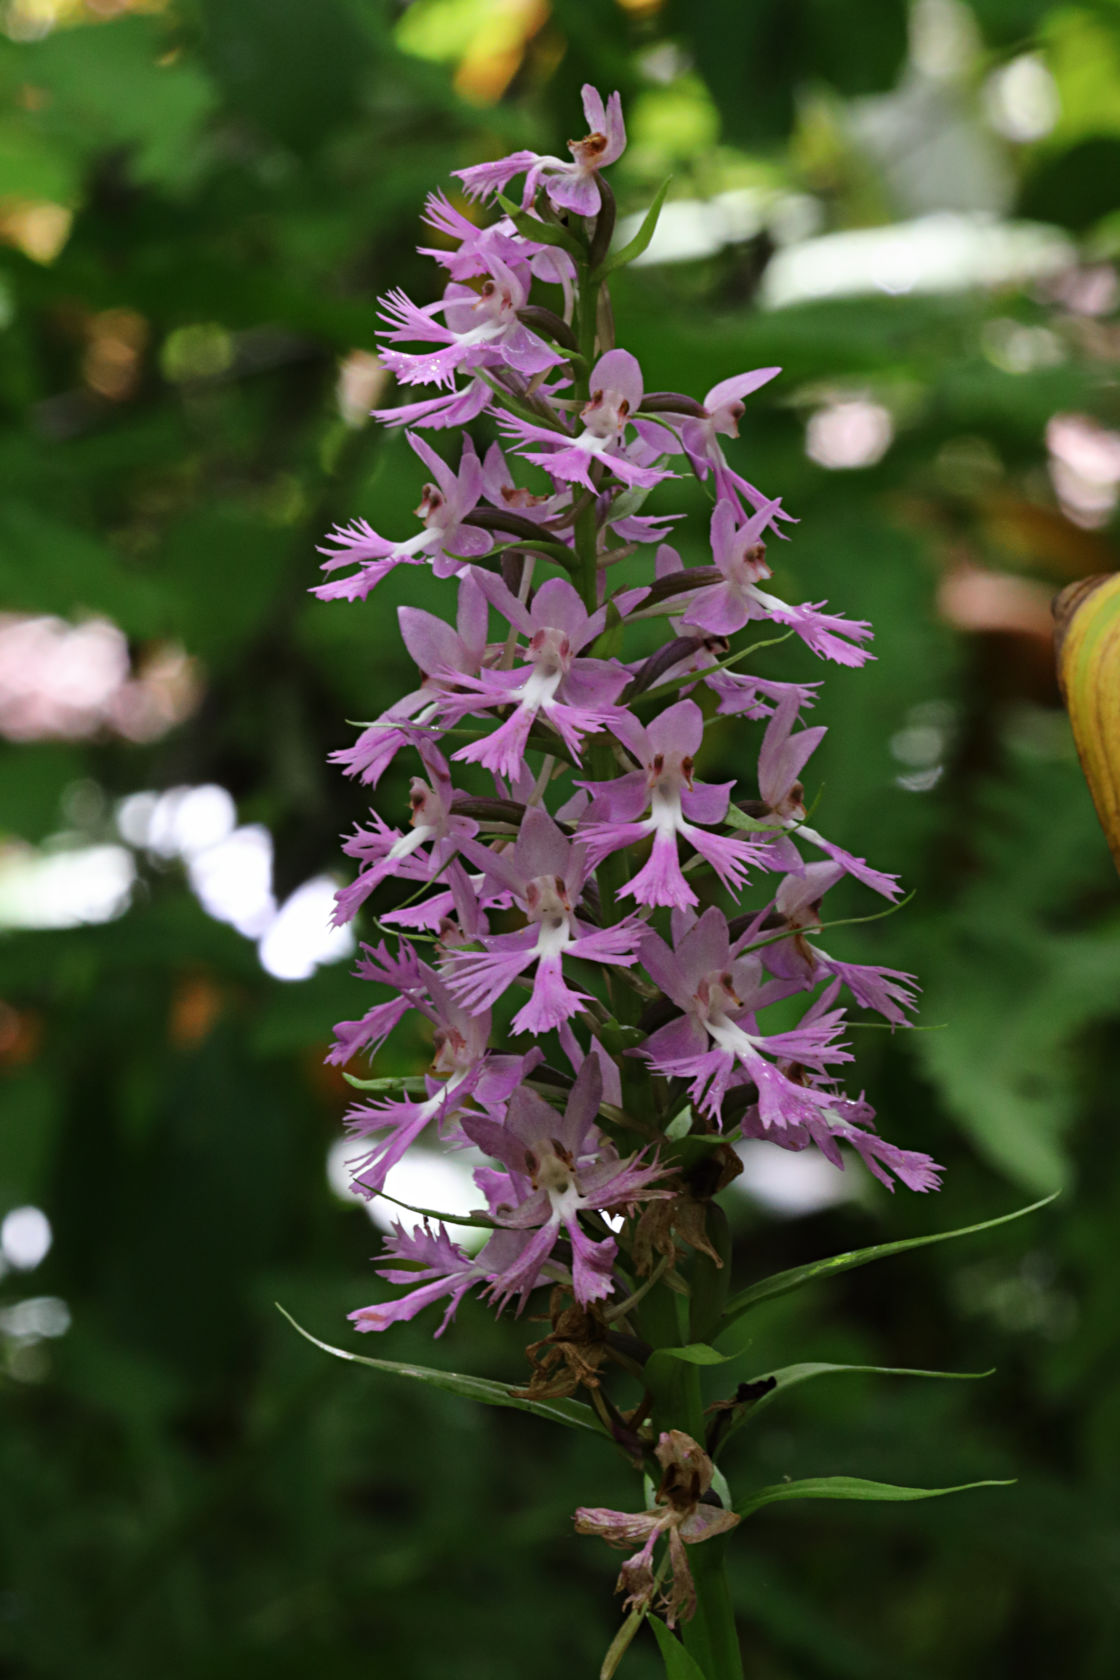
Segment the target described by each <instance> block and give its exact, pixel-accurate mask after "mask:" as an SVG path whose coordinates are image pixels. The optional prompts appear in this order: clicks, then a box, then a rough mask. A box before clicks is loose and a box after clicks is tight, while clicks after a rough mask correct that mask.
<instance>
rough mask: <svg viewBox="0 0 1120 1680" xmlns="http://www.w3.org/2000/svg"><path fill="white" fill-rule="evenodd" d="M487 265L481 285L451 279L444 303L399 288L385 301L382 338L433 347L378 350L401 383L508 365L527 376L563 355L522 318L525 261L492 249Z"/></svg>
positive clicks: (439, 380) (440, 381) (438, 381)
mask: <svg viewBox="0 0 1120 1680" xmlns="http://www.w3.org/2000/svg"><path fill="white" fill-rule="evenodd" d="M486 270H487V278H486V280H485V281H484V283H483V285H482V286H481V287H480V289H479V290H478V291H475V289H474V288H473V287H472V286H466V285H463V284H461V283H460V282H459V281H457V280H452V281H450V282H449V283H448V285H447V287H446V289H445V290H444V294H443V300H442V302H440V303H429V304H425V306H424V307H423V308H422V309H420V308H418V307H417V306H416V304H414V303H413V302H412V300H411V298H409V297H408V296H407V294H406V293H405V292H402V291H395V292H390V293H388V295H387V296H386V297H385V298H383V299H382V305H383V307H382V310H381V319H382V321H384V323H385V328H384V330H383V332H382V335H381V336H382V337H383V338H385V339H387V340H388V341H389V342H390V343H394V344H399V343H401V342H402V341H403V342H406V343H407V342H412V343H416V342H421V343H427V344H435V345H436V346H438V348H437V349H435V350H426V351H411V350H384V349H383V350H382V352H381V360H382V362H383V363H384V365H385V366H386V367H387V368H388V369H389V371H390V373H394V374H396V376H397V378H398V379H399V380H400V381H401V384H402V385H451V384H453V383H454V380H455V375H456V374H457V373H473V372H475V371H477V370H478V369H480V368H510V369H512V370H513V371H514V372H515V373H518V374H523V375H525V376H527V377H531V376H532V375H533V374H536V373H544V371H545V370H546V369H547V368H553V367H556V366H558V364H560V363H561V362H562V361H563V359H564V358H563V357H562V356H561V355H560V353H559V352H558V351H556V350H553V349H550V347H549V346H548V345H547V344H546V343H545V341H544V339H543V338H540V337H538V335H537V334H536V333H534V332H531V331H530V330H529V328H528V327H526V326H524V325H523V324H522V322H521V320H520V318H519V311H520V310H522V309H524V308H525V306H526V304H527V303H528V301H529V288H530V286H531V284H532V275H531V273H530V270H529V268H528V266H527V265H525V264H520V263H519V264H518V265H517V266H516V267H514V268H509V267H507V265H506V264H505V263H504V262H502V260H501V258H500V257H499V256H498V255H497V254H496V253H491V254H490V255H489V256H488V258H487V264H486ZM437 315H442V316H443V320H442V322H441V321H437V320H436V316H437Z"/></svg>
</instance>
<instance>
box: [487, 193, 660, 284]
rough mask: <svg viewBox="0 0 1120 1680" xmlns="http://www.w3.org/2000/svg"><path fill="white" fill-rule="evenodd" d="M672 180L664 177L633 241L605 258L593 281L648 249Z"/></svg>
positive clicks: (621, 266)
mask: <svg viewBox="0 0 1120 1680" xmlns="http://www.w3.org/2000/svg"><path fill="white" fill-rule="evenodd" d="M672 179H673V177H672V176H671V175H666V177H665V179H664V180H663V181H662V183H661V185H660V186H659V187H658V189H657V191H656V193H655V194H654V197H653V203H652V204H651V205H650V207H649V209H648V210H647V211H646V213H645V215H644V216H643V217H642V225H641V227H640V228H639V229H638V231H637V233H636V234H635V235H634V237H633V239H631V240H630V241H629V242H628V243H627V244H626V245H624V246H623V247H622V249H621V251H615V252H614V254H613V256H609V257H608V258H607V260H606V262H604V263H603V264H602V266H601V267H600V268H599V269H598V270H597V271H596V273H595V275H594V276H593V278H594V279H596V280H605V279H606V277H607V275H608V274H613V273H614V271H615V269H616V268H623V267H624V266H625V265H626V264H627V263H632V262H633V261H634V258H635V257H640V256H641V255H642V252H643V251H645V250H646V249H647V248H648V246H649V242H650V240H651V239H652V238H653V235H654V232H655V231H656V228H657V223H658V219H659V217H660V215H661V206H662V205H663V204H664V202H665V194H666V193H667V192H668V191H669V187H670V185H671V183H672ZM518 231H520V229H519V230H518Z"/></svg>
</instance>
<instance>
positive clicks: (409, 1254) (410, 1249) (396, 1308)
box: [346, 1224, 530, 1336]
mask: <svg viewBox="0 0 1120 1680" xmlns="http://www.w3.org/2000/svg"><path fill="white" fill-rule="evenodd" d="M529 1240H530V1238H529V1237H527V1236H524V1235H522V1233H521V1232H520V1231H495V1232H494V1234H493V1236H492V1237H491V1238H490V1239H489V1241H488V1242H487V1244H486V1247H485V1248H484V1249H483V1250H482V1253H481V1254H480V1255H474V1256H472V1255H470V1254H466V1253H464V1251H463V1250H462V1249H461V1248H460V1247H459V1246H458V1244H457V1243H453V1242H452V1240H451V1238H450V1237H449V1236H448V1234H447V1231H446V1229H445V1228H444V1226H442V1225H439V1226H437V1227H436V1229H435V1230H434V1231H433V1230H432V1229H431V1227H430V1226H429V1225H427V1224H425V1225H418V1226H416V1227H415V1228H414V1229H413V1230H412V1231H411V1232H409V1231H406V1230H405V1229H404V1226H403V1225H394V1227H393V1234H392V1236H390V1237H389V1238H387V1240H386V1244H385V1248H386V1253H384V1254H383V1255H380V1256H379V1257H378V1259H377V1260H375V1261H374V1265H375V1266H376V1267H377V1268H378V1270H379V1271H380V1273H381V1275H382V1277H383V1278H384V1279H385V1281H386V1283H399V1284H406V1285H411V1287H410V1288H409V1290H408V1293H407V1294H406V1295H402V1296H399V1297H398V1299H397V1300H395V1301H386V1302H383V1303H382V1304H381V1305H379V1306H373V1307H359V1308H358V1310H357V1312H352V1313H347V1315H346V1316H347V1317H348V1318H349V1320H350V1322H351V1323H352V1324H353V1326H354V1328H355V1330H360V1331H371V1330H388V1328H389V1326H390V1325H392V1324H406V1323H408V1321H409V1320H410V1319H413V1318H415V1317H416V1315H417V1313H420V1312H423V1311H424V1308H425V1307H429V1306H431V1305H432V1304H433V1303H434V1302H436V1301H441V1300H444V1299H446V1301H447V1308H446V1311H445V1312H444V1315H443V1319H442V1321H441V1323H440V1326H439V1328H438V1330H436V1332H435V1334H436V1335H437V1336H442V1335H443V1333H444V1331H445V1330H446V1329H447V1326H448V1325H449V1324H450V1323H451V1321H452V1319H453V1318H454V1317H455V1314H456V1312H457V1311H458V1308H459V1303H460V1301H461V1300H462V1299H463V1296H464V1295H465V1294H467V1292H468V1290H471V1289H474V1288H477V1287H481V1286H482V1285H483V1284H485V1283H486V1281H487V1266H489V1267H491V1268H498V1269H499V1270H500V1269H501V1268H502V1267H503V1266H508V1265H514V1264H516V1258H517V1256H518V1255H519V1254H520V1253H521V1251H522V1249H523V1248H524V1247H525V1246H526V1243H527V1242H528V1241H529ZM395 1260H396V1261H401V1262H403V1263H404V1264H403V1267H402V1268H401V1269H399V1270H398V1269H394V1267H393V1262H394V1261H395Z"/></svg>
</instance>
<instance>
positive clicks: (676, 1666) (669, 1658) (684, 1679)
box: [649, 1616, 705, 1680]
mask: <svg viewBox="0 0 1120 1680" xmlns="http://www.w3.org/2000/svg"><path fill="white" fill-rule="evenodd" d="M649 1625H650V1627H651V1628H652V1629H653V1636H654V1638H655V1639H656V1640H657V1648H658V1650H659V1651H660V1652H661V1660H662V1662H663V1663H664V1664H665V1680H705V1674H704V1670H703V1669H702V1668H701V1667H700V1664H699V1663H698V1662H697V1661H696V1658H695V1657H693V1656H690V1655H689V1653H688V1652H687V1651H686V1650H685V1648H684V1646H683V1645H682V1644H681V1642H680V1640H679V1639H677V1638H675V1637H674V1635H673V1634H671V1633H670V1632H669V1629H668V1628H667V1627H666V1626H665V1623H664V1622H662V1621H659V1620H658V1619H657V1617H656V1616H651V1617H650V1621H649Z"/></svg>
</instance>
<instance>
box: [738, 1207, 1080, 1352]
mask: <svg viewBox="0 0 1120 1680" xmlns="http://www.w3.org/2000/svg"><path fill="white" fill-rule="evenodd" d="M1057 1195H1058V1192H1057V1191H1056V1190H1055V1191H1054V1192H1053V1194H1052V1195H1049V1196H1043V1198H1042V1200H1041V1201H1038V1202H1032V1203H1031V1204H1030V1206H1029V1207H1024V1208H1016V1210H1015V1212H1014V1213H1001V1214H1000V1215H999V1217H998V1218H997V1219H985V1220H982V1221H981V1223H980V1224H978V1225H962V1226H960V1227H959V1228H958V1229H957V1230H955V1231H932V1232H930V1234H929V1235H928V1236H925V1237H903V1238H901V1239H900V1240H899V1241H898V1242H889V1243H878V1244H876V1246H875V1247H873V1248H856V1249H852V1250H851V1251H850V1252H849V1253H847V1254H834V1255H832V1256H831V1257H830V1258H829V1259H827V1260H814V1261H812V1262H811V1263H810V1264H809V1265H807V1266H794V1267H792V1268H791V1269H790V1270H789V1271H788V1272H775V1273H774V1275H773V1276H772V1277H768V1278H761V1279H760V1280H759V1282H758V1283H752V1284H751V1286H750V1287H749V1288H748V1289H743V1290H741V1291H740V1292H739V1294H738V1295H735V1296H733V1297H732V1299H731V1300H730V1301H729V1302H728V1304H727V1315H726V1316H727V1319H728V1320H729V1321H731V1320H733V1319H736V1318H738V1317H740V1315H741V1314H743V1313H745V1312H747V1311H748V1309H749V1308H751V1307H756V1306H758V1304H759V1303H760V1302H761V1301H771V1300H773V1299H775V1297H777V1296H778V1295H788V1294H789V1292H790V1290H791V1289H800V1288H801V1287H802V1285H803V1284H806V1283H813V1282H815V1280H816V1279H817V1278H822V1277H834V1276H836V1275H837V1274H838V1273H840V1272H850V1271H853V1270H854V1269H855V1267H857V1266H869V1265H870V1264H871V1262H872V1261H873V1260H886V1259H888V1258H889V1257H890V1256H891V1255H892V1254H904V1253H905V1252H906V1250H907V1249H909V1248H925V1247H926V1245H927V1244H929V1243H939V1242H950V1241H951V1240H952V1239H953V1238H954V1237H971V1236H974V1235H975V1234H976V1233H977V1232H978V1231H991V1230H994V1229H995V1227H996V1226H997V1225H1008V1224H1010V1223H1011V1221H1012V1220H1013V1219H1022V1218H1023V1217H1024V1216H1025V1215H1026V1214H1028V1213H1035V1212H1037V1210H1038V1209H1039V1208H1042V1207H1047V1206H1048V1205H1049V1203H1050V1202H1052V1201H1053V1200H1054V1198H1055V1197H1056V1196H1057ZM720 1339H721V1341H722V1340H723V1338H722V1337H721V1338H720ZM723 1351H724V1352H726V1353H727V1354H728V1356H730V1355H732V1354H733V1353H734V1352H736V1351H741V1348H739V1349H735V1348H728V1347H725V1348H724V1350H723Z"/></svg>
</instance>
